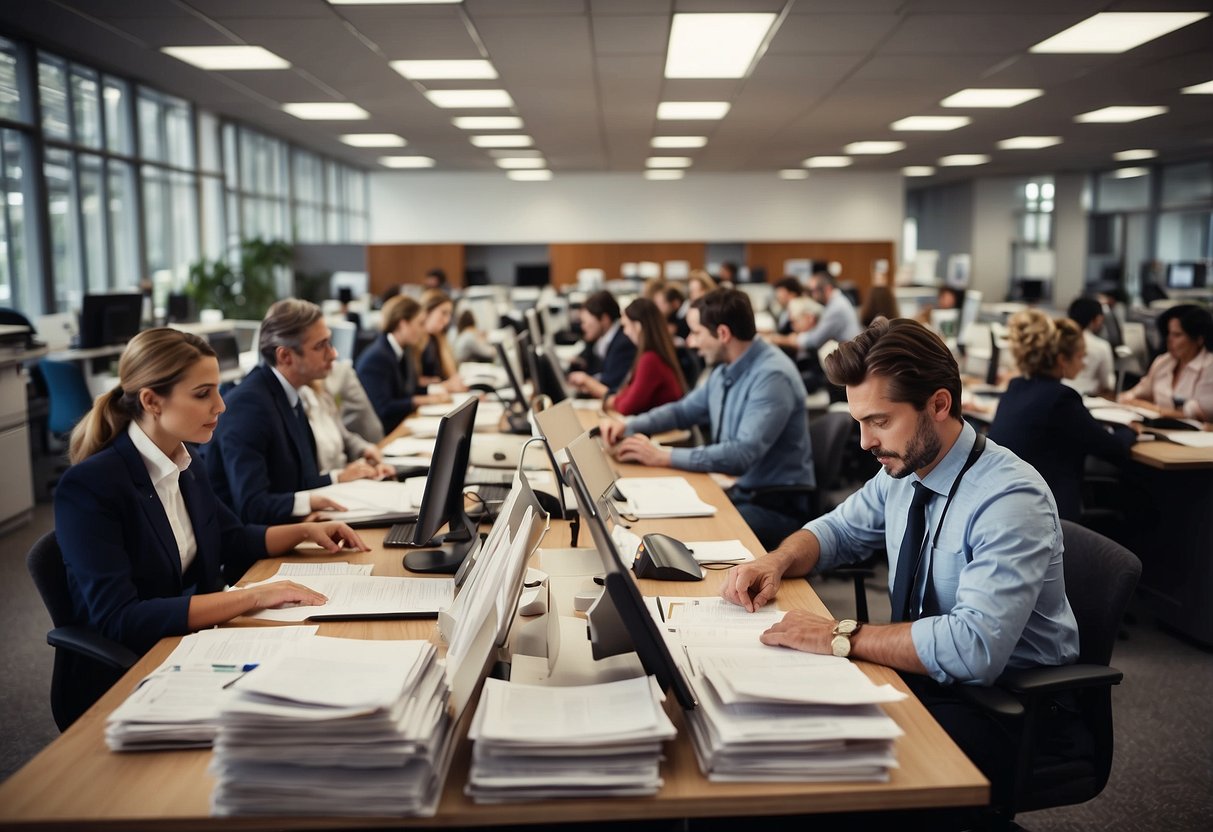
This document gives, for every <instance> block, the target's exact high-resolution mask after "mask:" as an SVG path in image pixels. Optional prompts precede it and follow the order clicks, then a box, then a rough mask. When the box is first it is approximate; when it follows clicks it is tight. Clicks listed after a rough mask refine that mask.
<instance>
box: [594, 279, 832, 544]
mask: <svg viewBox="0 0 1213 832" xmlns="http://www.w3.org/2000/svg"><path fill="white" fill-rule="evenodd" d="M687 322H688V323H689V325H690V327H691V338H690V343H691V345H692V346H694V347H695V349H697V350H698V351H699V354H700V355H701V356H702V357H703V359H704V360H705V361H706V362H707V363H708V364H709V365H710V366H712V371H711V374H710V375H709V376H708V380H707V383H705V384H703V385H701V386H700V387H698V388H696V389H695V390H694V391H692V392H691V393H689V394H687V395H686V396H685V397H684V398H683V399H682V400H680V401H677V402H673V403H672V404H667V405H663V406H661V407H658V408H656V409H654V410H650V411H649V412H648V413H645V414H643V415H641V416H632V417H629V418H628V420H627V422H626V424H625V423H624V422H620V421H617V420H610V421H607V422H605V423H604V424H603V426H602V436H603V438H604V439H605V440H606V442H607V444H608V445H610V446H614V448H615V455H616V456H617V457H618V458H619V459H621V460H623V461H624V462H638V463H640V464H642V465H657V466H665V467H670V468H679V469H681V470H684V471H716V472H719V473H722V474H729V475H730V476H734V477H737V484H736V485H734V486H733V488H732V489H731V490H730V491H729V498H730V499H731V500H732V501H733V504H734V505H736V506H737V510H738V512H739V513H740V514H741V516H742V517H743V518H745V521H746V523H748V524H749V526H750V528H751V529H753V530H754V534H755V535H757V537H758V539H759V541H761V542H762V545H763V546H764V547H766V548H768V549H770V548H773V547H774V546H775V545H776V544H778V543H779V541H781V540H783V538H784V537H785V536H787V535H788V534H789V533H791V532H792V531H794V530H795V529H797V528H799V527H800V526H801V524H803V523H804V521H805V519H806V518H807V517H808V516H809V510H810V506H809V496H808V494H807V493H806V492H805V491H804V490H782V489H786V487H787V486H807V487H810V488H811V487H812V486H813V485H815V480H814V475H813V451H812V448H811V446H810V444H809V428H808V417H807V414H806V413H805V406H804V400H805V391H804V383H803V382H801V380H800V374H799V373H798V372H797V371H796V366H795V365H794V364H793V363H792V360H791V359H790V358H788V357H787V356H786V355H784V354H783V353H782V352H780V351H779V350H778V349H777V348H775V347H773V346H771V345H770V344H768V343H766V342H765V341H762V340H756V339H755V337H754V335H755V327H754V310H753V308H752V307H751V306H750V299H749V296H748V295H746V294H745V293H744V292H741V291H738V290H736V289H717V290H715V291H712V292H709V293H708V294H706V295H704V296H703V297H702V298H700V299H699V300H697V301H695V303H694V304H692V306H691V311H690V312H689V313H687ZM708 424H710V425H711V430H712V440H713V441H712V444H710V445H706V446H704V447H701V448H663V447H659V446H657V445H655V444H654V443H653V442H651V441H650V440H649V438H648V437H647V436H646V435H645V434H652V433H661V432H663V431H668V430H674V429H677V428H690V427H692V426H694V425H708ZM625 437H626V438H625ZM768 489H769V490H768Z"/></svg>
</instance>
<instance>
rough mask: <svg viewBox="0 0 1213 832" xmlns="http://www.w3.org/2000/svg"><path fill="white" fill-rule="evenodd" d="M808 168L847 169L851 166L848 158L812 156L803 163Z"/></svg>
mask: <svg viewBox="0 0 1213 832" xmlns="http://www.w3.org/2000/svg"><path fill="white" fill-rule="evenodd" d="M801 164H802V165H804V166H805V167H806V168H846V167H850V166H851V159H850V157H848V156H810V157H809V158H807V159H805V160H804V161H803V162H801Z"/></svg>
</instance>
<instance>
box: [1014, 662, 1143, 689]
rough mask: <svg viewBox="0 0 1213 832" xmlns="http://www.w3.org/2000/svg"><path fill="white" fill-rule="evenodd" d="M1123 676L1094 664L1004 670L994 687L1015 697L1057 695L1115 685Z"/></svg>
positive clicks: (1112, 669) (1116, 671)
mask: <svg viewBox="0 0 1213 832" xmlns="http://www.w3.org/2000/svg"><path fill="white" fill-rule="evenodd" d="M1124 676H1125V675H1124V674H1123V673H1121V672H1120V671H1119V670H1117V669H1116V668H1114V667H1105V666H1104V665H1098V664H1069V665H1060V666H1058V667H1032V668H1025V669H1023V670H1008V671H1007V672H1005V673H1003V674H1002V676H1000V677H998V686H999V687H1001V688H1005V689H1007V690H1009V691H1011V692H1013V693H1018V694H1040V693H1058V692H1060V691H1067V690H1082V689H1084V688H1096V687H1105V686H1109V685H1119V684H1120V681H1121V679H1123V678H1124Z"/></svg>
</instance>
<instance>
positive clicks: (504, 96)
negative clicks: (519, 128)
mask: <svg viewBox="0 0 1213 832" xmlns="http://www.w3.org/2000/svg"><path fill="white" fill-rule="evenodd" d="M425 97H426V98H428V99H429V100H430V103H431V104H433V105H434V106H435V107H442V108H444V109H465V108H466V109H472V108H475V107H513V106H514V99H512V98H510V94H509V93H508V92H506V91H505V90H426V92H425Z"/></svg>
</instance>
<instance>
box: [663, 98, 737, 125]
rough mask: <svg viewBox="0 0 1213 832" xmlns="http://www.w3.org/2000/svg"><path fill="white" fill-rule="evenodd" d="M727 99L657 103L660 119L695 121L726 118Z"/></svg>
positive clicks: (727, 109)
mask: <svg viewBox="0 0 1213 832" xmlns="http://www.w3.org/2000/svg"><path fill="white" fill-rule="evenodd" d="M728 112H729V102H727V101H662V102H661V103H660V104H658V105H657V119H658V121H695V120H699V119H703V120H709V119H718V118H724V117H725V115H726V114H727V113H728Z"/></svg>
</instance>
